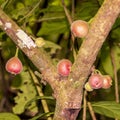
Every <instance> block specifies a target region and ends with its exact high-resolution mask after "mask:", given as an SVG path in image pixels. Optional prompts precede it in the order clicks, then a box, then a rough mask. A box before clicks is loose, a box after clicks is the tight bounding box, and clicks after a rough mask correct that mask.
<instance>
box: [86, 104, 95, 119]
mask: <svg viewBox="0 0 120 120" xmlns="http://www.w3.org/2000/svg"><path fill="white" fill-rule="evenodd" d="M87 105H88V108H89V111H90V114H91V117H92V120H97V119H96V116H95V113H94V111H93V109H92V106H91V103H90V102H87Z"/></svg>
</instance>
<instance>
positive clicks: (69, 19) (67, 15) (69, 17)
mask: <svg viewBox="0 0 120 120" xmlns="http://www.w3.org/2000/svg"><path fill="white" fill-rule="evenodd" d="M62 5H63V8H64V11H65V15H66V17H67V19H68V22H69V24H70V25H71V24H72V18H71V16H70V14H69V13H68V10H67V8H66V5H65V3H64V0H62Z"/></svg>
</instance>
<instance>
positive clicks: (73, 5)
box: [72, 0, 75, 19]
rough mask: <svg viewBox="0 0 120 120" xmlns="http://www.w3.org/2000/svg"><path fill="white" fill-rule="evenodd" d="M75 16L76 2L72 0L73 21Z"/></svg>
mask: <svg viewBox="0 0 120 120" xmlns="http://www.w3.org/2000/svg"><path fill="white" fill-rule="evenodd" d="M74 14H75V0H72V19H74Z"/></svg>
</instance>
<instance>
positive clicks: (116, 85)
mask: <svg viewBox="0 0 120 120" xmlns="http://www.w3.org/2000/svg"><path fill="white" fill-rule="evenodd" d="M110 54H111V61H112V64H113V72H114V80H115V97H116V102H117V103H119V101H120V100H119V87H118V78H117V68H116V63H115V54H114V50H113V48H111V52H110Z"/></svg>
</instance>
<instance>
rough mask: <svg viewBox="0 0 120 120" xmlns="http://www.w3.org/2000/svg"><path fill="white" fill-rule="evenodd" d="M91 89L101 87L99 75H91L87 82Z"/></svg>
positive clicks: (101, 80)
mask: <svg viewBox="0 0 120 120" xmlns="http://www.w3.org/2000/svg"><path fill="white" fill-rule="evenodd" d="M88 82H89V84H90V86H91V88H93V89H99V88H101V87H102V86H103V77H102V75H100V74H93V75H91V76H90V78H89V80H88Z"/></svg>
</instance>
